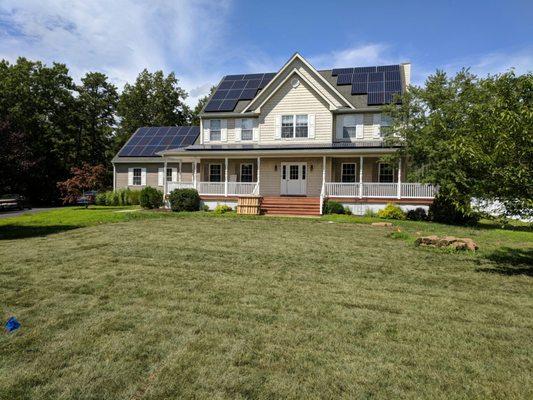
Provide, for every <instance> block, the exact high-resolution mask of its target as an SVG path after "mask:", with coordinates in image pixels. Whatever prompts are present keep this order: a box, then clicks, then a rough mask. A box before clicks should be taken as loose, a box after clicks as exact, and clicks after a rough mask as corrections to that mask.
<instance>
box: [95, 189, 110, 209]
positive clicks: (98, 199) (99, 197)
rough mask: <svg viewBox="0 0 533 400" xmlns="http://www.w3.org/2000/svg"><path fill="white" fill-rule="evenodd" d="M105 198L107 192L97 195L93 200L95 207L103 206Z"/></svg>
mask: <svg viewBox="0 0 533 400" xmlns="http://www.w3.org/2000/svg"><path fill="white" fill-rule="evenodd" d="M106 196H107V192H100V193H98V194H97V195H96V197H95V198H94V204H96V205H97V206H105V205H106Z"/></svg>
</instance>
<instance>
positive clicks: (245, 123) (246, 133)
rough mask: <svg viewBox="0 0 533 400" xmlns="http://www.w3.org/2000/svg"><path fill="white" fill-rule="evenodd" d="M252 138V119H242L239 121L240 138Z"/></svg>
mask: <svg viewBox="0 0 533 400" xmlns="http://www.w3.org/2000/svg"><path fill="white" fill-rule="evenodd" d="M253 138H254V121H253V120H252V119H243V120H242V122H241V140H253Z"/></svg>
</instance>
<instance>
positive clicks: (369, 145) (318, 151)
mask: <svg viewBox="0 0 533 400" xmlns="http://www.w3.org/2000/svg"><path fill="white" fill-rule="evenodd" d="M398 148H400V146H387V145H385V144H384V143H383V141H380V140H373V141H358V142H334V143H280V144H277V143H276V144H194V145H191V146H188V147H184V148H179V149H168V150H164V151H161V152H159V153H158V154H159V155H161V156H164V157H165V156H185V157H187V156H189V157H190V156H200V155H205V154H209V155H212V154H220V155H222V154H224V153H225V154H232V155H248V156H252V155H274V154H281V155H288V154H291V153H296V154H314V155H322V154H336V153H338V154H346V153H390V152H394V151H396V150H397V149H398Z"/></svg>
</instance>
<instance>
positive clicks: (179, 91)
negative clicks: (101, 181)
mask: <svg viewBox="0 0 533 400" xmlns="http://www.w3.org/2000/svg"><path fill="white" fill-rule="evenodd" d="M187 96H188V94H187V92H186V91H185V90H184V89H183V88H181V87H180V85H179V80H178V79H177V77H176V76H175V74H174V73H170V74H168V75H165V74H164V73H163V72H162V71H155V72H149V71H147V70H143V71H142V72H141V73H140V74H139V75H138V77H137V79H136V81H135V82H134V83H127V84H126V85H125V86H124V88H123V90H122V92H121V93H119V91H118V89H117V87H116V85H114V84H113V83H112V82H110V79H109V78H108V77H107V76H106V75H105V74H103V73H100V72H88V73H86V74H85V76H83V77H82V78H81V81H80V83H76V82H74V80H73V78H72V77H71V76H70V74H69V70H68V68H67V66H66V65H64V64H60V63H53V64H52V65H45V64H44V63H42V62H40V61H30V60H28V59H25V58H19V59H18V60H17V61H16V62H15V63H9V62H8V61H6V60H2V61H1V62H0V143H1V146H0V165H1V170H0V194H1V193H10V192H13V193H20V194H24V195H26V196H27V197H29V198H30V200H31V202H32V203H33V204H54V203H57V201H58V190H57V183H58V182H61V181H64V180H65V179H67V178H68V177H69V175H70V171H71V170H72V168H75V167H80V166H83V165H93V166H95V165H104V167H105V168H106V170H107V171H108V172H107V182H108V184H109V182H111V179H112V175H111V159H112V158H113V156H114V155H115V154H116V153H117V151H118V150H119V149H120V148H121V147H122V145H123V144H124V143H125V142H126V141H127V140H128V138H129V137H130V136H131V134H132V133H133V132H135V130H136V129H137V128H139V127H141V126H162V125H166V126H169V125H189V124H197V123H198V114H199V112H200V111H201V108H202V106H203V104H205V101H206V100H207V96H206V97H205V98H203V99H201V100H200V102H199V103H198V105H197V106H196V107H195V108H194V109H191V108H190V107H188V106H187V104H186V103H185V99H186V98H187Z"/></svg>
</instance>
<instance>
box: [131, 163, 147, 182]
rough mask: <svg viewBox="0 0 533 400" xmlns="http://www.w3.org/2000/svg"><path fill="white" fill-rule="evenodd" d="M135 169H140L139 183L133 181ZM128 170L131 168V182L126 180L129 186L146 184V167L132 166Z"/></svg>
mask: <svg viewBox="0 0 533 400" xmlns="http://www.w3.org/2000/svg"><path fill="white" fill-rule="evenodd" d="M136 169H138V170H141V183H140V184H136V183H135V170H136ZM130 170H131V182H128V183H129V186H136V187H140V186H146V168H142V167H132V168H130Z"/></svg>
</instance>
